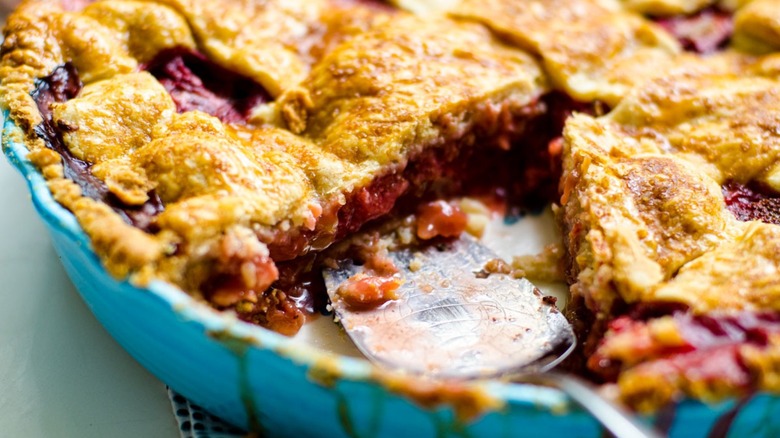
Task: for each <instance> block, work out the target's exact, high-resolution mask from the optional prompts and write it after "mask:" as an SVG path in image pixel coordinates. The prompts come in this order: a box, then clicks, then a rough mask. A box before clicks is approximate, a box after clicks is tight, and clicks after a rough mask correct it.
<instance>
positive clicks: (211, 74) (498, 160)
mask: <svg viewBox="0 0 780 438" xmlns="http://www.w3.org/2000/svg"><path fill="white" fill-rule="evenodd" d="M776 51H780V1H778V0H753V1H748V0H743V1H739V0H731V1H729V0H724V1H721V2H715V1H713V0H512V1H507V0H438V1H436V0H427V1H426V0H397V1H395V2H386V3H385V2H380V1H378V0H241V1H231V2H222V1H217V0H154V1H140V0H104V1H87V0H52V1H45V0H29V1H26V2H24V3H23V4H22V5H21V6H20V7H19V8H18V9H17V11H16V12H15V13H14V14H12V15H11V16H10V17H9V19H8V23H7V25H6V28H5V41H4V43H3V46H2V61H1V63H0V92H1V93H2V96H1V100H2V104H3V107H4V109H6V110H7V111H8V112H9V114H10V117H11V118H12V119H13V120H14V121H15V122H16V124H17V125H18V126H19V127H20V128H21V134H20V138H19V139H18V140H22V141H23V142H24V143H25V144H26V145H27V148H28V149H29V151H30V152H29V158H30V160H31V161H32V162H33V163H34V164H35V165H36V166H37V167H38V168H39V169H40V171H41V173H42V174H43V175H44V176H45V178H46V179H47V180H48V184H49V188H50V189H51V192H52V194H53V195H54V197H55V199H56V200H57V201H58V202H60V203H61V204H62V205H63V206H65V207H66V208H67V209H69V210H70V211H71V212H73V214H74V215H75V216H76V217H77V219H78V220H79V222H80V224H81V226H82V227H83V229H84V231H85V232H86V233H87V234H88V235H89V237H90V238H91V242H92V245H93V248H94V250H95V252H96V253H97V254H98V255H99V256H100V258H101V259H102V261H103V262H104V264H105V267H106V269H107V270H108V271H109V272H110V273H111V274H113V275H114V276H116V277H117V278H128V279H129V280H130V281H132V282H133V283H135V284H138V285H141V286H143V285H145V284H148V283H149V282H150V281H152V280H163V281H167V282H169V283H172V284H174V285H176V286H178V287H180V288H181V289H182V290H184V291H186V292H187V293H189V294H190V295H192V296H193V297H195V298H197V299H200V300H204V301H206V302H208V303H210V304H211V305H212V306H214V307H215V308H216V309H219V310H225V311H232V312H235V313H236V314H237V315H238V316H239V317H240V318H241V319H244V320H247V321H249V322H253V323H256V324H259V325H262V326H264V327H267V328H270V329H272V330H276V331H278V332H280V333H283V334H287V335H291V334H294V333H295V332H297V330H298V329H299V328H300V327H301V325H302V324H303V323H304V321H305V320H306V319H307V318H309V315H311V314H312V313H316V312H317V311H321V310H323V309H324V305H325V302H326V297H325V295H324V293H323V291H322V285H321V283H322V280H321V279H319V278H318V277H319V274H318V272H319V267H320V266H321V264H322V263H324V262H323V260H325V259H326V257H325V256H324V255H325V254H331V253H332V252H333V251H335V250H336V248H338V247H340V246H343V245H341V244H340V243H339V242H345V241H349V240H350V239H353V238H354V239H357V238H360V239H364V243H365V242H368V243H365V245H364V249H365V248H366V247H368V248H369V249H370V247H372V245H375V243H376V242H375V240H373V241H372V240H371V239H372V238H371V237H370V236H375V234H371V233H368V234H365V233H362V232H364V231H365V230H367V229H368V230H373V229H385V230H386V229H389V228H393V227H398V228H399V229H401V228H403V229H406V230H409V229H411V230H412V239H417V240H422V241H427V240H430V239H436V238H442V237H445V238H451V237H456V236H457V235H459V234H460V233H461V232H463V230H465V229H468V228H469V226H470V222H469V221H470V218H469V217H468V215H467V214H466V213H464V211H462V210H464V209H459V208H458V205H457V204H456V203H455V202H454V201H452V199H454V198H455V197H458V196H464V195H470V196H471V195H473V196H493V197H498V198H500V201H501V203H503V204H502V205H508V206H510V207H513V206H515V207H517V206H520V207H527V206H529V205H531V204H534V203H539V202H542V203H543V202H554V203H555V209H556V214H557V217H558V219H559V223H560V226H561V229H562V230H563V242H562V243H563V247H564V249H565V251H564V255H563V257H562V263H563V264H564V265H565V273H566V280H567V281H568V283H569V284H570V286H571V294H572V300H571V303H570V305H569V306H568V309H567V314H568V315H569V317H570V320H571V321H572V323H573V324H575V326H576V327H577V331H578V336H579V337H580V341H581V344H582V348H581V351H580V352H579V357H578V360H575V361H574V362H576V363H574V364H572V372H578V373H581V374H582V375H584V376H587V377H589V378H591V379H593V380H594V381H597V382H601V383H603V384H605V385H609V386H610V387H615V388H617V389H618V390H619V391H618V393H619V396H620V398H621V399H622V400H623V401H624V402H626V403H627V404H629V405H630V406H632V407H634V408H636V409H639V410H644V411H651V410H654V409H657V408H659V407H661V406H663V405H665V404H667V403H670V402H673V401H676V400H679V399H681V398H684V397H693V398H699V399H703V400H716V399H720V398H723V397H726V396H737V395H741V394H747V393H749V392H750V391H752V390H755V389H764V390H770V391H780V275H779V274H780V273H779V272H778V270H780V226H778V225H780V82H778V78H779V77H780V55H778V54H775V53H774V52H776ZM383 227H384V228H383ZM388 227H389V228H388ZM359 231H360V232H361V234H356V233H358V232H359ZM366 235H368V236H369V237H368V238H366V237H365V236H366ZM356 236H363V237H356ZM378 262H380V263H381V260H379V261H378ZM711 358H717V360H710V359H711Z"/></svg>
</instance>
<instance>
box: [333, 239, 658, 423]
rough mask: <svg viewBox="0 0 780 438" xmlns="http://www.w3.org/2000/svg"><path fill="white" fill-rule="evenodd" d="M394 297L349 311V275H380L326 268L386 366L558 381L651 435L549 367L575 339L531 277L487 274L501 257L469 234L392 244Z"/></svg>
mask: <svg viewBox="0 0 780 438" xmlns="http://www.w3.org/2000/svg"><path fill="white" fill-rule="evenodd" d="M389 257H390V258H391V259H392V261H393V263H394V264H395V266H396V268H397V269H398V272H397V273H396V274H394V275H393V279H395V280H397V282H400V286H399V287H398V288H397V289H396V290H395V293H394V295H395V296H394V299H392V300H388V301H387V302H385V303H383V304H380V305H378V306H376V307H374V308H370V309H355V308H353V307H351V306H350V305H349V303H348V300H345V299H343V297H342V296H341V293H342V292H340V291H341V289H340V288H341V287H342V286H343V285H345V284H348V283H349V282H350V281H352V280H351V279H355V278H364V277H365V276H372V275H373V276H376V274H374V273H372V272H371V271H370V270H369V269H367V268H366V267H365V266H362V265H358V264H356V263H354V262H352V261H350V260H347V261H342V262H340V264H339V266H338V268H336V269H325V270H324V271H323V275H324V277H325V284H326V286H327V289H328V295H329V296H330V299H331V305H332V307H333V311H334V313H335V315H336V317H337V319H338V321H339V322H340V323H341V325H342V326H343V327H344V329H345V331H346V332H347V334H348V335H349V337H350V338H351V339H352V341H353V342H354V343H355V345H356V346H357V348H358V349H359V350H360V351H361V352H362V353H363V354H364V355H365V356H366V357H367V358H368V359H369V360H371V361H373V362H375V363H377V364H380V365H381V366H383V367H386V368H390V369H396V370H403V371H405V372H408V373H413V374H418V375H425V376H430V377H432V378H455V379H478V378H491V377H504V378H506V377H509V378H511V379H513V380H514V381H517V382H525V383H535V384H542V385H546V386H552V387H556V388H558V389H560V390H562V391H564V392H565V393H567V394H568V395H569V396H570V398H571V399H572V400H574V401H575V402H577V403H578V404H580V405H581V406H582V407H583V408H585V409H586V410H587V411H589V412H590V413H591V414H592V415H593V416H594V417H596V419H598V420H599V421H600V422H601V424H602V425H603V426H604V427H605V428H606V429H607V430H609V431H610V432H611V433H613V434H614V435H615V436H619V437H622V436H625V437H629V436H630V437H642V436H644V437H657V436H658V435H657V434H656V433H655V432H654V431H652V430H649V429H648V428H647V427H646V426H644V425H643V424H642V423H640V422H639V421H637V420H636V419H634V418H633V417H632V416H631V415H630V414H628V413H627V412H626V411H625V410H623V409H622V408H620V407H618V406H616V405H614V404H612V403H611V402H609V401H607V400H606V399H604V398H602V397H600V396H599V395H597V394H596V393H595V391H594V390H593V388H592V387H591V386H590V385H589V384H587V383H586V382H582V381H580V380H579V379H577V378H575V377H572V376H569V375H563V374H551V373H546V372H547V371H549V370H551V369H552V368H553V367H555V366H556V365H557V364H559V363H560V362H561V361H563V360H564V359H565V358H566V357H567V356H568V355H569V354H571V352H572V351H573V350H574V348H575V346H576V337H575V335H574V333H573V331H572V328H571V325H570V324H569V322H568V321H567V320H566V318H565V317H564V316H563V315H562V314H561V312H560V311H558V309H557V308H556V307H555V305H554V300H550V299H549V298H547V297H544V296H543V294H542V293H541V292H540V291H539V289H537V288H536V287H535V286H534V285H533V284H532V283H531V282H530V281H528V280H527V279H515V278H512V277H511V276H508V275H501V274H489V275H488V274H487V273H485V272H484V270H483V267H484V266H485V263H486V262H488V261H489V260H491V259H495V258H497V255H496V254H495V253H494V252H493V251H492V250H490V249H489V248H487V247H486V246H484V245H482V244H480V243H479V242H477V241H476V240H475V239H473V238H471V237H470V236H463V237H461V238H460V239H456V240H453V241H450V242H446V243H441V244H436V245H431V246H428V247H426V248H424V249H420V250H415V249H402V250H397V251H392V252H390V253H389Z"/></svg>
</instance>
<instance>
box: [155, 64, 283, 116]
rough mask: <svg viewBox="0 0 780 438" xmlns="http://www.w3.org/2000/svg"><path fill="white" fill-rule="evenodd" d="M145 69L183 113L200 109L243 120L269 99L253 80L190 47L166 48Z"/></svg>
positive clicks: (208, 112) (214, 114)
mask: <svg viewBox="0 0 780 438" xmlns="http://www.w3.org/2000/svg"><path fill="white" fill-rule="evenodd" d="M143 69H144V70H146V71H148V72H149V73H151V74H152V75H153V76H154V77H155V78H157V80H158V81H159V82H160V83H161V84H162V85H163V87H165V89H166V90H168V93H170V95H171V98H173V101H174V102H175V103H176V109H177V110H178V111H179V112H180V113H183V112H186V111H194V110H199V111H203V112H205V113H207V114H210V115H212V116H214V117H217V118H219V119H220V120H222V121H223V122H225V123H240V122H246V120H247V119H248V118H249V115H250V112H251V111H252V108H254V107H255V106H257V105H258V104H260V103H263V102H267V101H269V100H270V96H269V95H268V93H267V92H266V91H265V89H264V88H263V87H261V86H260V85H259V84H257V83H255V82H254V81H253V80H251V79H249V78H247V77H244V76H241V75H239V74H237V73H234V72H232V71H230V70H227V69H225V68H222V67H220V66H218V65H217V64H215V63H213V62H211V61H210V60H209V59H208V58H206V57H205V56H203V55H202V54H200V53H198V52H194V51H191V50H187V49H171V50H165V51H163V52H161V53H159V54H158V55H157V56H156V57H155V58H154V60H152V61H151V62H150V63H149V64H147V65H146V66H144V67H143Z"/></svg>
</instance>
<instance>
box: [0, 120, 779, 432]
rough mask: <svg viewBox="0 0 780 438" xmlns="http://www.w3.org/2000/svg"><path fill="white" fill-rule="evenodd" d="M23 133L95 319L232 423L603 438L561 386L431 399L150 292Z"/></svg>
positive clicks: (60, 241)
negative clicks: (125, 277) (95, 232)
mask: <svg viewBox="0 0 780 438" xmlns="http://www.w3.org/2000/svg"><path fill="white" fill-rule="evenodd" d="M19 132H20V130H19V128H18V127H17V126H15V125H14V123H13V121H12V120H10V119H8V118H7V114H3V143H2V144H3V151H4V153H5V154H6V156H7V157H8V159H9V160H10V161H11V163H12V164H13V165H14V166H15V167H16V168H17V169H18V170H19V171H20V172H21V173H22V175H23V176H24V177H25V179H26V180H27V183H28V185H29V188H30V192H31V195H32V200H33V203H34V205H35V207H36V209H37V211H38V212H39V214H40V215H41V217H42V218H43V221H44V223H45V224H46V226H47V228H48V230H49V232H50V234H51V238H52V242H53V245H54V248H55V249H56V251H57V253H58V254H59V256H60V258H61V260H62V263H63V265H64V267H65V269H66V271H67V273H68V275H69V276H70V278H71V280H72V281H73V283H74V284H75V286H76V288H77V289H78V291H79V293H80V294H81V296H82V298H83V299H84V301H85V302H86V303H87V305H88V306H89V308H90V309H91V311H92V312H93V313H94V315H95V317H96V318H97V319H98V320H99V321H100V322H101V323H102V324H103V326H104V327H105V329H106V330H107V331H108V332H109V333H110V334H111V335H112V336H113V337H114V339H116V341H117V342H118V343H119V344H121V345H122V346H123V347H124V348H125V349H126V350H127V351H128V352H129V353H130V354H131V355H132V356H133V357H134V358H135V359H136V360H137V361H138V362H139V363H141V364H142V365H143V366H144V367H146V368H147V369H148V370H149V371H150V372H152V373H153V374H154V375H155V376H157V377H158V378H159V379H160V380H161V381H163V382H164V383H166V384H167V385H169V386H170V387H171V388H173V389H174V390H175V391H176V392H178V393H180V394H182V395H184V396H185V397H187V398H189V399H190V400H191V401H192V402H194V403H197V404H199V405H201V406H203V407H204V408H205V409H207V410H208V411H210V412H211V413H213V414H215V415H217V416H219V417H221V418H223V419H225V420H226V421H228V422H230V423H232V424H235V425H237V426H239V427H242V428H244V429H253V430H257V431H259V432H262V433H263V434H264V435H268V436H330V437H367V438H368V437H395V436H415V437H446V436H529V437H532V436H570V437H579V436H582V437H590V436H592V437H597V436H602V433H603V432H602V429H601V427H600V426H599V424H598V422H596V421H595V420H594V419H593V418H591V417H590V416H589V415H587V414H586V413H584V412H583V411H582V410H580V409H578V408H577V407H576V405H574V404H573V403H572V402H571V401H570V400H569V399H568V398H567V396H566V395H565V394H563V393H561V392H560V391H558V390H555V389H551V388H546V387H539V386H533V385H520V384H511V383H505V382H481V383H478V384H474V385H473V386H472V387H470V389H468V390H464V391H463V392H462V393H461V396H462V397H460V399H459V396H457V395H454V396H451V397H449V398H447V397H445V400H446V401H444V402H438V400H434V401H436V403H432V402H431V399H430V398H426V400H427V401H428V402H427V403H425V402H424V401H426V400H423V399H422V398H421V396H420V394H419V393H418V394H417V396H415V395H414V394H413V393H414V392H415V391H410V388H412V389H413V388H414V385H415V384H414V382H406V383H404V378H403V377H399V376H392V375H388V374H386V373H383V372H380V371H379V370H377V369H376V368H375V367H373V366H372V365H371V364H369V363H368V362H367V361H365V360H362V359H357V358H353V357H346V356H340V355H337V354H335V353H332V352H327V351H323V350H321V349H319V348H316V347H314V346H310V345H306V344H304V343H302V342H300V341H296V340H295V339H290V338H286V337H284V336H281V335H278V334H276V333H273V332H271V331H268V330H265V329H263V328H260V327H257V326H253V325H250V324H247V323H244V322H241V321H239V320H237V319H235V318H234V317H231V316H230V315H228V314H223V313H219V312H217V311H215V310H213V309H211V308H210V307H208V306H206V305H204V304H201V303H198V302H196V301H195V300H193V299H191V298H190V297H189V296H188V295H186V294H185V293H184V292H182V291H181V290H179V289H177V288H176V287H173V286H171V285H168V284H165V283H162V282H155V283H152V284H150V285H149V286H148V287H147V288H138V287H135V286H133V285H131V284H129V283H127V282H121V281H117V280H116V279H114V278H113V277H111V276H110V275H109V274H108V273H107V272H106V270H105V269H104V268H103V267H102V265H101V263H100V261H99V259H98V258H97V256H96V255H95V253H94V252H93V251H92V250H91V249H90V242H89V239H88V237H87V236H86V234H85V233H84V232H83V230H82V229H81V227H80V226H79V224H78V222H77V221H76V219H75V218H74V217H73V215H71V214H70V212H68V211H67V210H66V209H64V208H63V207H62V206H60V205H59V204H58V203H57V202H56V201H55V200H54V199H53V198H52V196H51V194H50V192H49V190H48V188H47V186H46V182H45V180H44V178H43V177H42V176H41V174H40V173H39V172H38V170H37V169H36V168H35V167H34V166H33V165H32V164H31V163H30V162H29V161H28V160H27V158H26V155H27V149H26V148H25V146H24V145H23V144H21V143H17V142H15V141H14V140H13V139H14V138H15V137H14V135H13V134H14V133H19ZM3 232H5V233H9V232H13V230H3ZM401 388H406V389H401ZM463 394H472V395H473V394H481V396H482V397H484V398H485V399H486V400H489V403H488V404H490V405H491V406H493V407H492V408H490V409H487V410H486V411H484V412H481V413H480V414H478V415H475V416H466V417H464V416H463V415H462V411H459V409H458V408H463V403H464V397H465V398H466V399H468V396H463ZM467 401H468V400H466V402H467ZM778 414H780V398H778V397H777V396H772V395H769V394H756V395H754V396H752V397H750V398H748V399H745V400H729V401H726V402H723V403H720V404H717V405H706V404H703V403H700V402H694V401H686V402H683V403H680V404H678V405H677V406H674V407H673V408H668V409H665V410H664V411H662V412H661V413H659V414H658V415H657V416H656V417H655V418H648V419H647V421H648V422H653V423H655V424H656V425H657V426H659V428H660V429H662V430H663V431H665V432H668V433H669V434H670V435H671V436H686V437H688V436H692V437H695V436H727V435H728V436H735V437H738V436H777V435H780V415H778Z"/></svg>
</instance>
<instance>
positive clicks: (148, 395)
mask: <svg viewBox="0 0 780 438" xmlns="http://www.w3.org/2000/svg"><path fill="white" fill-rule="evenodd" d="M0 426H2V433H0V435H2V436H9V437H27V438H37V437H54V436H56V437H84V438H89V437H101V438H102V437H109V436H110V437H119V438H121V437H134V438H135V437H162V438H165V437H177V436H179V434H178V431H177V428H176V427H177V426H176V422H175V420H174V417H173V413H172V411H171V407H170V403H169V401H168V397H167V393H166V390H165V386H164V385H163V384H162V383H161V382H160V381H159V380H157V379H156V378H155V377H154V376H152V375H151V374H150V373H149V372H147V371H146V370H145V369H143V368H142V367H141V366H140V365H138V364H137V363H136V362H135V361H134V360H133V359H132V358H131V357H130V356H129V355H128V354H127V353H125V351H124V350H122V348H121V347H120V346H119V345H118V344H117V343H116V342H114V341H113V339H111V337H110V336H109V335H108V334H107V333H106V331H105V330H103V328H102V326H101V325H100V324H99V323H98V322H97V320H96V319H95V318H94V317H93V316H92V314H91V313H90V311H89V309H88V308H87V307H86V306H85V304H84V303H83V302H82V301H81V298H80V297H79V295H78V293H77V292H76V290H75V288H74V287H73V285H72V284H71V283H70V280H69V279H68V277H67V276H66V274H65V271H64V270H63V268H62V267H61V265H60V262H59V260H58V259H57V255H56V254H55V252H54V249H53V248H52V245H51V243H50V240H49V235H48V233H47V231H46V229H45V228H44V226H43V223H42V221H41V220H40V219H39V218H38V216H37V214H36V212H35V211H34V207H33V205H32V202H31V201H30V197H29V195H28V191H27V187H26V186H25V182H24V179H23V178H22V177H21V175H20V174H19V173H18V172H16V170H15V169H13V168H12V167H11V165H10V164H9V163H8V161H7V160H6V158H5V157H4V156H3V157H0Z"/></svg>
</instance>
